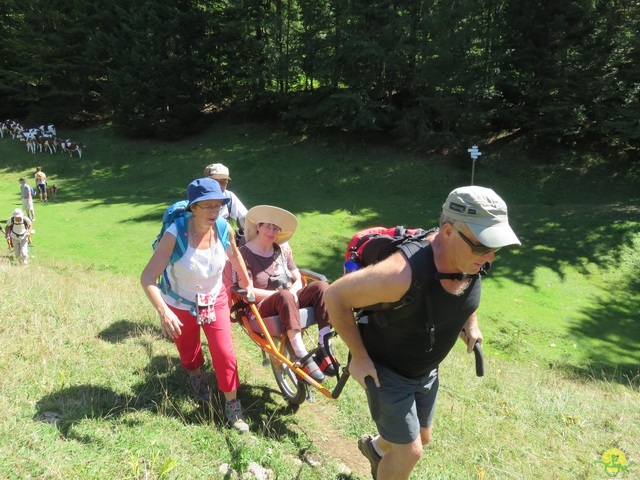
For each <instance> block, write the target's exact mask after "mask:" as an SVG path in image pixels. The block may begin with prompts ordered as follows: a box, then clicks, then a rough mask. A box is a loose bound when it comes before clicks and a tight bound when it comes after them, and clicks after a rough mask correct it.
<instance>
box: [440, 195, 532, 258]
mask: <svg viewBox="0 0 640 480" xmlns="http://www.w3.org/2000/svg"><path fill="white" fill-rule="evenodd" d="M442 213H443V214H444V215H446V216H447V217H449V218H452V219H454V220H461V221H463V222H465V223H466V224H467V225H469V228H470V229H471V231H472V232H473V234H474V235H475V236H476V238H477V239H478V241H479V242H480V243H482V244H483V245H486V246H487V247H491V248H500V247H506V246H507V245H521V243H520V240H518V237H517V236H516V234H515V233H514V232H513V230H511V227H510V226H509V219H508V217H507V204H506V203H505V202H504V200H502V198H500V196H498V194H497V193H496V192H494V191H493V190H491V189H490V188H485V187H477V186H469V187H460V188H456V189H455V190H454V191H452V192H451V193H450V194H449V196H448V197H447V200H446V202H445V203H444V205H443V206H442Z"/></svg>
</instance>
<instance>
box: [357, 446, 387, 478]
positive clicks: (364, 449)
mask: <svg viewBox="0 0 640 480" xmlns="http://www.w3.org/2000/svg"><path fill="white" fill-rule="evenodd" d="M373 438H374V437H373V435H363V436H361V437H360V438H359V439H358V449H359V450H360V452H361V453H362V455H364V456H365V457H366V459H367V460H369V463H370V464H371V476H372V477H373V480H376V477H377V476H378V465H380V460H382V457H381V456H380V455H378V453H377V452H376V449H375V448H373V445H372V443H371V442H373Z"/></svg>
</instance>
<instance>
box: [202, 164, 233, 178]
mask: <svg viewBox="0 0 640 480" xmlns="http://www.w3.org/2000/svg"><path fill="white" fill-rule="evenodd" d="M204 176H205V177H212V178H215V179H218V180H224V179H227V180H231V178H230V177H229V169H228V168H227V167H225V166H224V165H223V164H221V163H212V164H211V165H207V166H206V167H205V169H204Z"/></svg>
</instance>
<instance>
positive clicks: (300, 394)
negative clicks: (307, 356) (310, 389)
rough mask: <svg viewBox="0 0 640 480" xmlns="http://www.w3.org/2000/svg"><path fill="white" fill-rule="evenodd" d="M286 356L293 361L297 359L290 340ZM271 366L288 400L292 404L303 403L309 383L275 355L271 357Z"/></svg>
mask: <svg viewBox="0 0 640 480" xmlns="http://www.w3.org/2000/svg"><path fill="white" fill-rule="evenodd" d="M285 356H286V357H287V358H288V359H290V360H291V361H294V360H295V356H294V355H293V354H292V353H291V346H290V344H289V341H288V340H287V348H286V349H285ZM271 368H272V370H273V376H274V377H276V383H277V384H278V387H279V388H280V391H281V392H282V395H283V396H284V398H285V399H286V400H287V402H289V403H290V404H291V405H302V404H303V403H304V401H305V400H306V398H307V384H306V383H305V382H302V381H300V379H299V378H298V376H297V375H296V374H295V372H294V371H293V370H292V369H291V368H289V366H288V365H287V364H286V363H283V362H280V361H278V360H277V359H275V358H273V357H271Z"/></svg>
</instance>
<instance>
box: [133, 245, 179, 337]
mask: <svg viewBox="0 0 640 480" xmlns="http://www.w3.org/2000/svg"><path fill="white" fill-rule="evenodd" d="M175 244H176V237H174V236H173V235H171V234H170V233H167V232H165V233H164V235H163V236H162V238H161V239H160V242H159V243H158V246H157V247H156V249H155V250H154V252H153V255H152V256H151V258H150V259H149V262H148V263H147V266H146V267H144V270H143V271H142V275H140V284H141V285H142V289H143V290H144V293H145V295H146V296H147V298H148V299H149V301H150V302H151V305H153V307H154V308H155V309H156V312H158V315H159V316H160V325H161V327H162V334H163V335H165V336H169V337H171V338H177V337H179V336H180V334H181V333H182V330H181V329H180V327H181V326H182V322H180V320H178V317H176V315H175V313H173V312H172V311H171V309H170V308H169V307H168V306H167V304H166V303H165V301H164V300H163V299H162V295H161V293H160V289H159V288H158V286H157V285H156V281H157V280H158V277H159V276H160V275H162V272H164V269H165V268H166V266H167V265H168V264H169V259H170V258H171V254H172V253H173V248H174V247H175Z"/></svg>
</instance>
